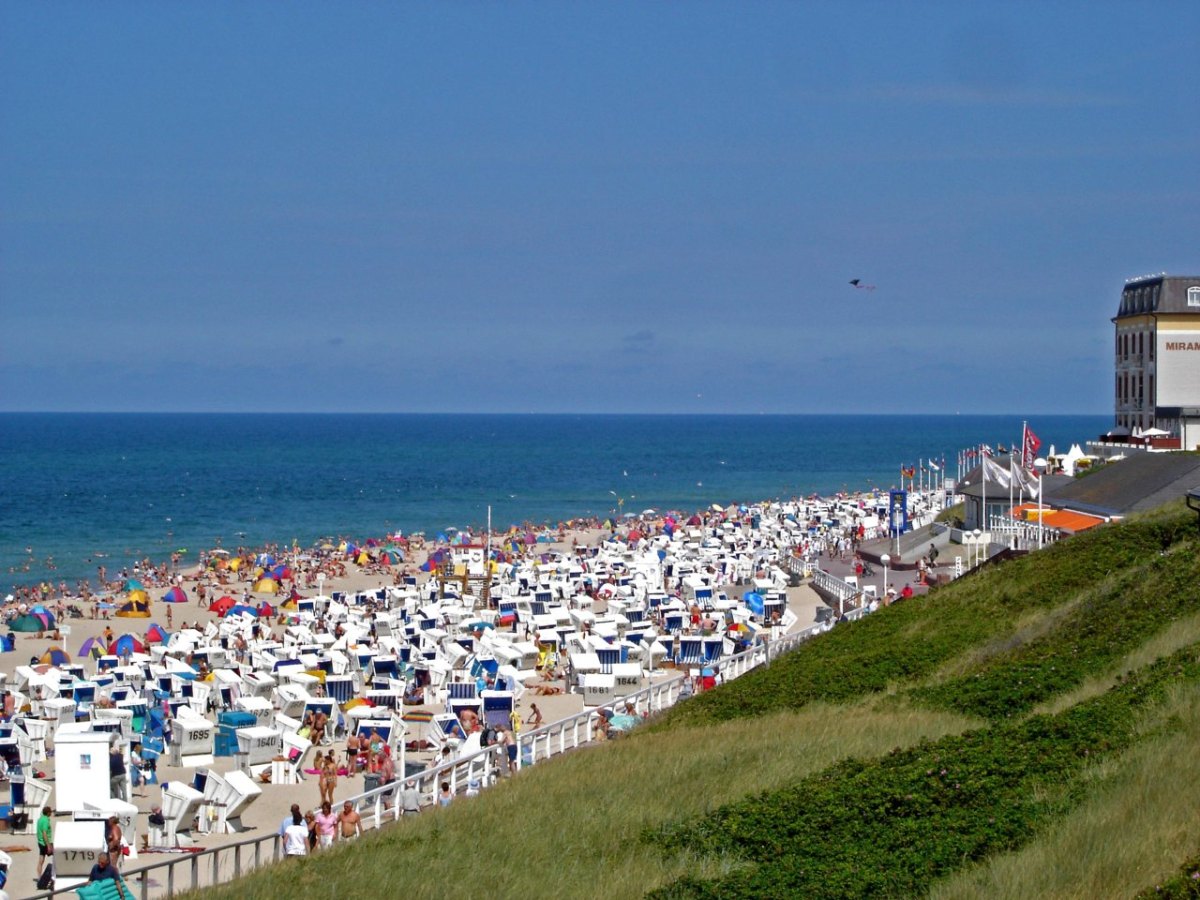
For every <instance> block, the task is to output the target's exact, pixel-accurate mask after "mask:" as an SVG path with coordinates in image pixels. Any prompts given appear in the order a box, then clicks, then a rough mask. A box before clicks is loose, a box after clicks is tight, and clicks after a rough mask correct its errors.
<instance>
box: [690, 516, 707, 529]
mask: <svg viewBox="0 0 1200 900" xmlns="http://www.w3.org/2000/svg"><path fill="white" fill-rule="evenodd" d="M702 524H704V523H703V520H701V518H700V517H699V516H692V517H691V518H690V519H688V520H687V526H688V527H689V528H695V527H696V526H697V525H702Z"/></svg>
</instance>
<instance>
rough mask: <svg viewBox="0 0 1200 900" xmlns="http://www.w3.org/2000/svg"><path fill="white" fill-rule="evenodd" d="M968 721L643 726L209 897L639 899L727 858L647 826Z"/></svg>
mask: <svg viewBox="0 0 1200 900" xmlns="http://www.w3.org/2000/svg"><path fill="white" fill-rule="evenodd" d="M973 724H977V722H974V721H973V720H969V719H965V718H963V717H961V716H958V715H954V714H948V713H939V712H932V711H930V710H917V709H912V708H906V707H904V706H902V705H897V704H890V705H889V708H888V709H884V710H879V709H875V708H873V707H872V705H871V704H868V703H863V704H859V705H857V706H855V707H851V708H835V707H828V706H822V705H815V706H813V707H812V708H810V709H808V710H805V711H803V712H801V713H776V714H774V715H771V716H767V717H763V718H760V719H756V720H753V721H751V722H736V723H726V724H724V725H719V726H715V727H712V728H706V729H702V730H700V731H697V732H684V731H678V732H668V733H664V734H649V733H645V734H638V733H636V732H635V733H633V734H631V735H629V736H628V738H622V739H621V740H618V741H614V742H612V743H611V744H607V745H603V746H600V747H596V748H593V749H589V750H583V751H580V752H578V753H573V754H568V755H567V756H564V757H561V758H559V759H557V760H553V761H551V762H549V763H546V764H543V765H541V766H539V767H537V768H535V769H533V770H529V771H527V772H524V773H522V774H521V775H520V776H518V777H516V778H514V779H512V780H511V781H509V782H507V783H505V784H502V785H499V786H497V787H495V788H492V789H491V790H489V791H488V792H486V793H485V794H484V795H482V796H480V797H477V798H472V799H470V800H467V799H465V798H462V799H459V800H456V801H455V803H454V804H453V805H452V806H451V807H450V808H449V809H446V810H439V811H437V812H430V813H427V814H425V815H422V816H420V817H418V818H417V819H416V820H413V821H404V822H402V823H400V824H399V825H397V826H394V827H391V828H388V829H386V830H384V831H382V832H378V833H370V834H368V835H367V836H366V837H364V838H363V839H362V840H361V841H360V842H359V843H358V844H356V845H354V846H351V847H348V848H346V849H345V850H342V849H337V850H335V851H333V852H326V853H324V854H321V855H319V856H316V857H312V858H309V859H306V860H303V861H289V862H287V863H285V864H282V865H279V866H275V867H271V868H270V869H268V870H266V871H264V872H262V873H260V874H257V875H255V876H253V877H251V878H247V879H244V880H243V881H241V882H239V883H238V884H237V885H235V886H234V885H231V886H228V887H225V888H219V889H211V890H206V891H205V892H204V897H205V898H259V897H262V898H277V897H280V896H289V895H290V894H289V892H302V893H295V894H294V896H309V895H314V896H325V893H326V892H328V890H329V885H330V884H332V883H336V884H338V885H345V884H355V885H358V886H359V890H367V887H366V886H367V885H371V884H374V885H382V884H386V885H388V892H389V896H404V897H409V896H414V897H439V898H442V897H457V896H474V895H476V893H477V891H478V881H477V879H475V878H474V877H464V876H465V875H468V874H470V873H476V872H479V873H484V872H486V873H488V874H487V889H488V892H489V893H490V894H491V895H492V896H503V897H518V896H528V897H538V896H545V895H546V894H547V893H549V892H550V890H551V889H550V888H549V887H548V886H549V885H553V889H552V892H553V894H554V895H555V896H558V897H591V896H595V895H596V894H597V893H603V895H604V896H606V897H640V896H642V895H643V894H644V893H645V892H646V890H648V889H650V888H653V887H655V886H658V885H661V884H666V883H668V882H670V881H672V880H673V879H675V878H677V877H679V876H680V875H682V874H684V873H685V872H687V871H689V870H696V871H700V872H702V873H704V874H706V875H709V876H713V877H719V876H720V875H721V874H723V872H724V866H723V864H722V862H721V861H720V860H713V859H705V860H695V859H691V858H689V857H688V856H687V855H686V854H685V855H681V856H678V857H674V856H673V857H671V858H666V857H664V856H663V855H662V854H661V853H659V852H658V851H657V850H656V849H655V848H653V847H648V846H644V845H642V844H641V843H640V842H639V840H638V835H639V834H641V833H642V832H643V831H644V830H645V829H647V828H654V827H659V826H662V825H664V824H666V823H667V822H670V821H672V820H673V819H674V818H675V817H677V816H679V815H688V816H691V815H698V816H702V815H705V814H707V813H708V812H710V811H711V810H712V809H714V808H716V807H717V806H719V805H721V804H722V803H727V802H731V801H734V800H736V799H738V798H740V797H743V796H745V795H746V794H747V793H750V792H754V791H759V790H762V789H764V788H772V787H775V788H777V787H781V786H783V785H786V784H788V783H790V782H791V781H792V780H794V779H795V778H796V777H798V776H800V775H804V774H807V773H811V772H815V771H819V770H821V769H823V768H825V767H827V766H829V765H831V764H833V763H835V762H836V761H837V760H839V759H842V758H845V757H846V756H874V755H877V754H880V753H885V752H887V751H888V750H890V749H891V748H893V747H897V746H908V745H911V744H913V743H917V742H919V741H921V740H924V739H935V738H938V737H942V736H944V735H947V734H955V733H958V732H960V731H962V730H964V729H966V728H969V727H971V726H972V725H973ZM397 861H405V862H403V863H400V864H398V862H397ZM598 885H603V891H600V889H599V888H598ZM340 891H341V888H340V887H339V893H340Z"/></svg>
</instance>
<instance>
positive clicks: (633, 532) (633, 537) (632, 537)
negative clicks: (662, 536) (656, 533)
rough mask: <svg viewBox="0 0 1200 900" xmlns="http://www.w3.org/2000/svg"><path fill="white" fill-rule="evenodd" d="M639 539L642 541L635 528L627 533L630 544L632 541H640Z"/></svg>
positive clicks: (640, 534) (639, 533)
mask: <svg viewBox="0 0 1200 900" xmlns="http://www.w3.org/2000/svg"><path fill="white" fill-rule="evenodd" d="M641 539H642V533H641V532H640V531H638V530H637V529H636V528H634V529H632V530H631V531H630V532H629V540H630V542H631V543H632V542H633V541H640V540H641Z"/></svg>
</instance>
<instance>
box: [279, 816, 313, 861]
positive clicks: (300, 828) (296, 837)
mask: <svg viewBox="0 0 1200 900" xmlns="http://www.w3.org/2000/svg"><path fill="white" fill-rule="evenodd" d="M283 855H284V856H308V826H307V825H306V824H305V823H304V816H302V815H300V814H299V813H292V824H291V825H289V826H288V827H287V828H285V829H283Z"/></svg>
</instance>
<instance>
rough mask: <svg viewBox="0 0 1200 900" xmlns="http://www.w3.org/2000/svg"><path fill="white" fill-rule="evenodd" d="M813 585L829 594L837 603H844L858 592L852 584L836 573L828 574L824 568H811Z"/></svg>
mask: <svg viewBox="0 0 1200 900" xmlns="http://www.w3.org/2000/svg"><path fill="white" fill-rule="evenodd" d="M813 587H815V588H816V589H817V590H819V591H822V592H823V593H826V594H828V595H830V596H831V597H833V599H834V600H836V601H837V602H838V603H839V604H843V603H845V602H846V601H847V600H850V599H851V598H852V597H854V595H855V594H857V593H858V589H857V588H855V587H854V585H852V584H850V583H849V582H847V581H845V580H844V579H841V578H838V577H837V576H836V575H830V574H829V573H828V572H826V571H825V570H824V569H814V570H813Z"/></svg>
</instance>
